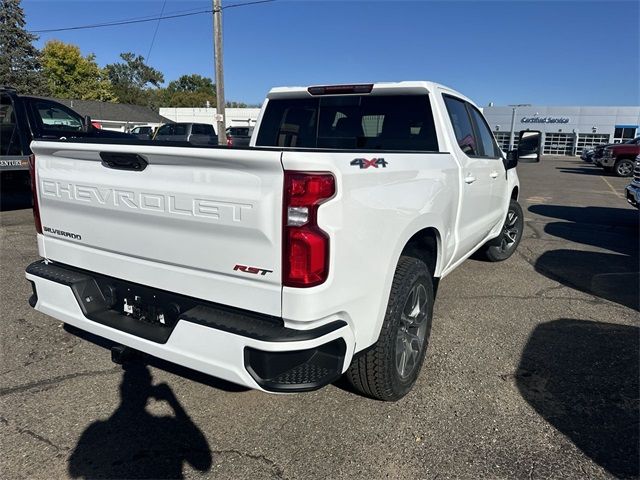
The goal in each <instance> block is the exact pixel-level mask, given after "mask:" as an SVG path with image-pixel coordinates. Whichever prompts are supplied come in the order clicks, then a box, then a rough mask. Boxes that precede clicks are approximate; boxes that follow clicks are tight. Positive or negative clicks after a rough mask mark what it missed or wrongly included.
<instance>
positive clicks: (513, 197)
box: [511, 187, 520, 200]
mask: <svg viewBox="0 0 640 480" xmlns="http://www.w3.org/2000/svg"><path fill="white" fill-rule="evenodd" d="M518 193H520V192H519V191H518V187H513V191H512V192H511V200H518Z"/></svg>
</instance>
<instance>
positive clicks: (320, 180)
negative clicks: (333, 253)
mask: <svg viewBox="0 0 640 480" xmlns="http://www.w3.org/2000/svg"><path fill="white" fill-rule="evenodd" d="M335 191H336V185H335V178H334V177H333V175H332V174H331V173H303V172H294V171H285V172H284V202H283V203H284V218H283V251H282V264H283V265H282V267H283V273H282V283H283V285H284V286H286V287H300V288H305V287H313V286H315V285H320V284H321V283H323V282H324V281H325V280H326V279H327V275H328V274H329V236H328V235H327V234H326V233H325V232H324V231H323V230H321V229H320V227H318V218H317V217H318V207H319V206H320V205H321V204H322V203H324V202H325V201H327V200H328V199H329V198H331V197H333V195H334V194H335Z"/></svg>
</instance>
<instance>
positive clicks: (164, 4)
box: [147, 0, 167, 62]
mask: <svg viewBox="0 0 640 480" xmlns="http://www.w3.org/2000/svg"><path fill="white" fill-rule="evenodd" d="M166 6H167V0H164V2H162V9H160V18H158V23H156V29H155V30H154V31H153V38H152V39H151V45H149V53H147V62H148V61H149V57H151V50H152V49H153V44H154V43H155V41H156V35H157V34H158V27H159V26H160V19H161V18H162V14H163V13H164V7H166Z"/></svg>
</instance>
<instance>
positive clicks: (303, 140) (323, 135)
mask: <svg viewBox="0 0 640 480" xmlns="http://www.w3.org/2000/svg"><path fill="white" fill-rule="evenodd" d="M256 146H261V147H288V148H327V149H341V150H400V151H430V152H437V151H438V139H437V136H436V131H435V125H434V120H433V113H432V110H431V104H430V101H429V96H428V95H426V94H425V95H342V96H326V97H316V98H287V99H273V100H269V102H268V103H267V107H266V110H265V114H264V117H263V120H262V123H261V125H260V131H259V132H258V138H257V140H256Z"/></svg>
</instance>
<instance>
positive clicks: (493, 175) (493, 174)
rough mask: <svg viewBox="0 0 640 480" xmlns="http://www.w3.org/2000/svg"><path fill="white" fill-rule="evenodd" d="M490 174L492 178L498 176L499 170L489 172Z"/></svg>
mask: <svg viewBox="0 0 640 480" xmlns="http://www.w3.org/2000/svg"><path fill="white" fill-rule="evenodd" d="M489 176H490V177H491V178H498V172H491V173H490V174H489Z"/></svg>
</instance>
